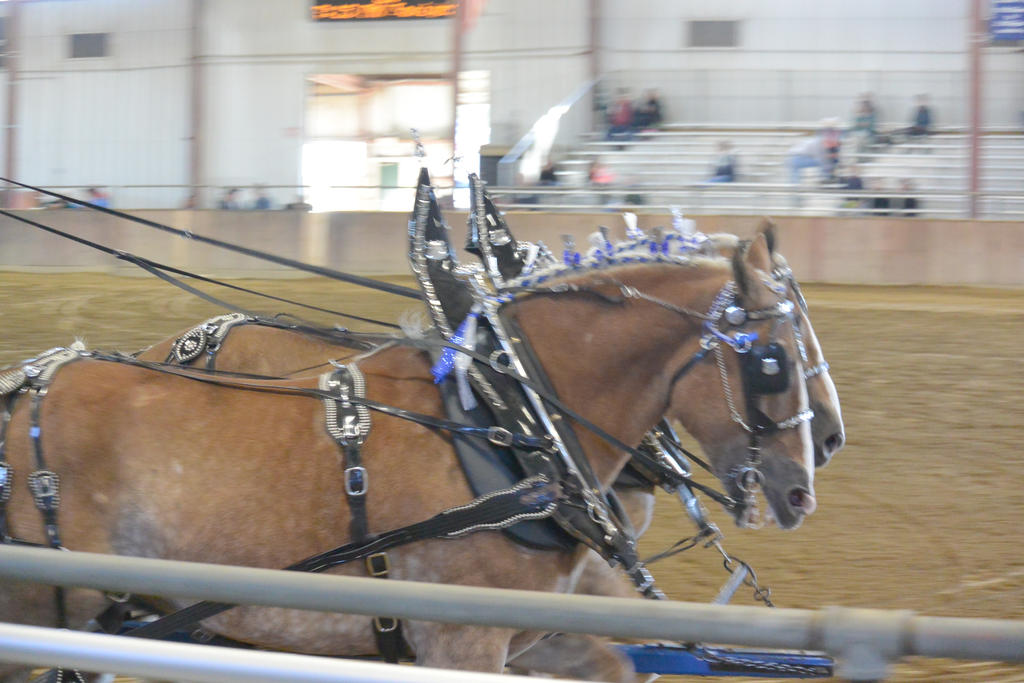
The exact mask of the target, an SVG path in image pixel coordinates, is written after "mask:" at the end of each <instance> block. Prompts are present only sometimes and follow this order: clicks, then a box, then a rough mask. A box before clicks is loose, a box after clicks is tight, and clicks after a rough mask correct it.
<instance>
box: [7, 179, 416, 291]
mask: <svg viewBox="0 0 1024 683" xmlns="http://www.w3.org/2000/svg"><path fill="white" fill-rule="evenodd" d="M0 181H2V182H5V183H10V184H11V185H17V186H18V187H23V188H25V189H26V190H33V191H35V192H40V193H42V194H45V195H48V196H50V197H54V198H56V199H60V200H62V201H65V202H70V203H72V204H78V205H79V206H85V207H88V208H90V209H93V210H94V211H100V212H102V213H105V214H108V215H111V216H116V217H117V218H123V219H124V220H127V221H131V222H132V223H138V224H139V225H144V226H146V227H147V228H153V229H155V230H161V231H163V232H168V233H171V234H172V235H177V236H178V237H184V238H186V239H190V240H195V241H196V242H202V243H203V244H209V245H211V246H214V247H218V248H220V249H226V250H228V251H233V252H235V253H238V254H243V255H245V256H251V257H253V258H257V259H260V260H262V261H269V262H270V263H276V264H278V265H280V266H287V267H288V268H294V269H295V270H301V271H305V272H307V273H314V274H316V275H322V276H323V277H327V278H330V279H332V280H341V281H342V282H348V283H351V284H354V285H361V286H363V287H369V288H370V289H376V290H379V291H382V292H388V293H389V294H396V295H398V296H404V297H407V298H409V299H419V298H420V293H419V292H417V291H416V290H415V289H412V288H410V287H403V286H401V285H394V284H391V283H390V282H381V281H380V280H374V279H372V278H367V277H362V276H359V275H353V274H351V273H344V272H342V271H340V270H334V269H333V268H325V267H323V266H314V265H310V264H308V263H303V262H302V261H296V260H295V259H290V258H286V257H284V256H277V255H275V254H271V253H269V252H266V251H260V250H259V249H252V248H250V247H243V246H240V245H237V244H232V243H230V242H225V241H223V240H219V239H216V238H213V237H207V236H205V235H200V234H197V233H194V232H191V231H189V230H180V229H178V228H174V227H171V226H169V225H164V224H163V223H157V222H156V221H151V220H148V219H146V218H141V217H139V216H133V215H132V214H130V213H125V212H124V211H118V210H117V209H110V208H107V207H105V206H97V205H96V204H93V203H91V202H87V201H84V200H81V199H75V198H74V197H71V196H68V195H65V194H61V193H59V192H54V191H53V190H45V189H43V188H41V187H36V186H35V185H29V184H27V183H21V182H18V181H17V180H11V179H10V178H3V177H0ZM6 215H10V214H6Z"/></svg>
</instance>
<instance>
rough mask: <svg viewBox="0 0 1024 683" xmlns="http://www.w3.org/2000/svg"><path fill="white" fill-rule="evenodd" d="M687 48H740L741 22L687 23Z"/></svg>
mask: <svg viewBox="0 0 1024 683" xmlns="http://www.w3.org/2000/svg"><path fill="white" fill-rule="evenodd" d="M686 46H687V47H739V46H740V22H738V21H690V22H687V35H686Z"/></svg>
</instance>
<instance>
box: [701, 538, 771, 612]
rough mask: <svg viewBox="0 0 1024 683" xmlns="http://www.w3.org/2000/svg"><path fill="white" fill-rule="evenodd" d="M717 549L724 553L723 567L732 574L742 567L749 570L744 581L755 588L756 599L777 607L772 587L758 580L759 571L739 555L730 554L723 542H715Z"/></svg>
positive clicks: (766, 604)
mask: <svg viewBox="0 0 1024 683" xmlns="http://www.w3.org/2000/svg"><path fill="white" fill-rule="evenodd" d="M714 546H715V549H716V550H718V552H719V553H720V554H721V555H722V558H723V559H722V567H724V568H725V570H726V571H727V572H729V573H730V574H733V573H735V572H736V571H737V570H738V569H739V568H740V567H743V568H744V569H746V571H747V576H746V578H744V579H743V583H744V585H746V586H749V587H750V588H752V589H754V600H757V601H759V602H763V603H764V604H765V606H766V607H775V603H774V602H772V598H771V596H772V589H771V588H769V587H768V586H762V585H761V584H760V583H758V581H757V572H755V571H754V568H753V567H751V566H750V565H749V564H747V563H746V562H744V561H743V560H741V559H740V558H738V557H735V556H733V555H730V554H729V553H727V552H726V551H725V548H723V547H722V544H721V543H718V542H715V544H714Z"/></svg>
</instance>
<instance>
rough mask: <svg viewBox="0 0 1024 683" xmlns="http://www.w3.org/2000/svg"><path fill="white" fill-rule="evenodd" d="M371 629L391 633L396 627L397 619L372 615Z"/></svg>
mask: <svg viewBox="0 0 1024 683" xmlns="http://www.w3.org/2000/svg"><path fill="white" fill-rule="evenodd" d="M373 629H374V630H375V631H376V632H377V633H391V632H393V631H395V630H397V629H398V619H395V618H394V617H374V618H373Z"/></svg>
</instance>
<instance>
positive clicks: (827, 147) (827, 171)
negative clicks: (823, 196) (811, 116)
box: [821, 118, 843, 183]
mask: <svg viewBox="0 0 1024 683" xmlns="http://www.w3.org/2000/svg"><path fill="white" fill-rule="evenodd" d="M821 137H822V148H823V150H824V152H825V163H824V164H823V165H822V169H821V170H822V172H823V174H824V176H825V178H824V181H825V182H827V183H831V182H835V179H836V169H837V168H838V167H839V152H840V149H841V148H842V144H843V140H842V133H841V132H840V131H839V119H834V118H833V119H825V127H824V128H823V129H822V131H821Z"/></svg>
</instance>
